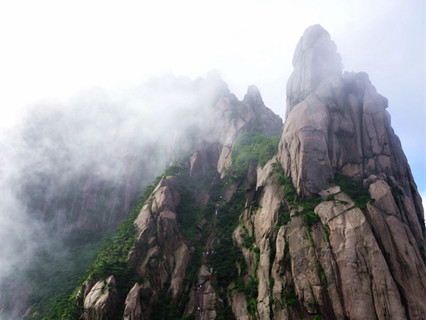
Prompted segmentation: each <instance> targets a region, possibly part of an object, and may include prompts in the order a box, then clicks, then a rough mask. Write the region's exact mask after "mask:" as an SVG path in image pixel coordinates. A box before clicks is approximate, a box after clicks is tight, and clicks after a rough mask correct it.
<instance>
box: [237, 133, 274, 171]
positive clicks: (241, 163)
mask: <svg viewBox="0 0 426 320" xmlns="http://www.w3.org/2000/svg"><path fill="white" fill-rule="evenodd" d="M278 142H279V136H274V137H271V136H267V135H263V134H260V133H255V132H246V133H244V134H242V135H241V136H240V137H239V138H238V139H237V141H236V143H235V146H234V148H233V149H232V153H231V158H232V170H233V173H234V176H236V177H241V176H242V175H243V174H246V173H247V171H248V168H249V165H250V164H254V165H256V166H264V165H265V164H266V162H268V160H269V159H271V158H272V157H273V156H274V154H276V153H277V151H278Z"/></svg>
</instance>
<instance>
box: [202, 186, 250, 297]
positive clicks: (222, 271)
mask: <svg viewBox="0 0 426 320" xmlns="http://www.w3.org/2000/svg"><path fill="white" fill-rule="evenodd" d="M245 201H246V197H245V189H244V186H243V185H240V187H239V188H238V189H237V191H236V192H235V194H234V195H233V197H232V198H231V200H230V201H228V202H226V203H224V204H223V205H222V206H221V207H220V208H219V210H220V213H219V215H218V216H217V221H216V227H217V229H218V234H220V242H219V243H218V244H217V245H216V246H215V249H214V250H215V255H214V259H211V260H209V263H210V264H211V266H212V267H213V269H214V270H215V278H214V282H213V283H214V285H215V286H216V287H221V288H226V287H227V286H228V285H229V283H230V282H231V281H233V280H235V279H237V278H238V270H237V266H236V263H239V264H240V266H242V267H243V268H244V269H246V266H245V260H244V257H243V255H242V253H241V251H240V250H239V249H238V248H236V247H235V246H234V244H233V243H232V232H233V231H234V230H235V228H236V227H237V225H238V217H239V215H240V214H241V213H242V212H243V211H244V205H245ZM248 241H250V240H248ZM219 292H222V293H223V295H224V297H226V292H225V291H224V290H223V291H222V289H219Z"/></svg>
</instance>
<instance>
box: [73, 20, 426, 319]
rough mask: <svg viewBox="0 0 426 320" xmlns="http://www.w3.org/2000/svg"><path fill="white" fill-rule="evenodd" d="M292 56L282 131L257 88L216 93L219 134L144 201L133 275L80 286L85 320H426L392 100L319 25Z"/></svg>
mask: <svg viewBox="0 0 426 320" xmlns="http://www.w3.org/2000/svg"><path fill="white" fill-rule="evenodd" d="M293 64H294V72H293V74H292V75H291V77H290V79H289V81H288V84H287V114H286V119H285V123H284V126H283V128H282V124H281V120H280V119H279V117H277V116H275V115H274V114H273V113H272V112H271V111H270V110H269V109H267V108H266V107H265V106H264V104H263V102H262V99H261V96H260V93H259V91H258V90H257V88H255V87H250V88H249V90H248V93H247V95H246V96H245V98H244V99H243V101H238V99H236V98H235V96H233V95H232V94H229V93H228V92H224V94H223V95H221V97H220V98H218V99H217V101H216V104H215V113H214V117H212V118H211V121H210V122H208V123H206V127H207V128H208V130H209V131H210V132H211V139H209V141H206V142H205V143H202V144H198V145H197V151H196V152H195V153H193V154H192V155H191V156H189V157H186V158H183V159H180V160H178V161H176V163H174V165H173V166H172V167H171V168H169V169H168V170H167V171H166V173H165V174H164V175H163V176H161V178H160V179H159V180H158V181H157V182H158V183H157V185H156V186H155V188H153V190H152V192H151V193H150V195H149V197H148V198H147V199H146V201H145V202H144V203H143V205H142V206H141V209H140V211H138V212H137V215H136V218H135V220H134V223H133V225H134V227H135V230H136V235H137V239H136V240H134V243H133V245H132V247H131V249H130V250H129V251H126V259H125V260H126V263H127V266H128V267H129V270H131V271H130V273H131V275H130V276H129V275H126V276H124V275H123V274H124V273H122V272H121V273H120V272H117V273H116V274H114V272H109V273H108V272H104V274H103V275H102V276H99V275H98V276H97V277H95V278H92V279H90V281H86V282H85V284H84V286H83V288H82V289H81V290H80V293H79V294H78V295H77V298H76V300H77V303H78V304H79V305H80V306H82V307H83V308H84V314H83V315H84V318H85V319H87V320H96V319H126V320H131V319H132V320H136V319H180V318H181V319H206V320H207V319H233V318H235V319H303V318H304V319H315V320H318V319H330V320H334V319H342V320H344V319H383V320H384V319H398V320H399V319H419V320H420V319H424V315H425V314H426V305H425V303H424V297H426V266H425V257H426V254H425V227H424V214H423V208H422V204H421V199H420V196H419V194H418V192H417V189H416V185H415V183H414V181H413V178H412V175H411V172H410V168H409V165H408V163H407V160H406V158H405V156H404V153H403V151H402V148H401V144H400V142H399V140H398V138H397V136H396V135H395V134H394V132H393V130H392V128H391V124H390V116H389V114H388V112H387V111H386V107H387V100H386V98H384V97H382V96H380V95H379V94H378V93H377V92H376V90H375V88H374V86H373V85H372V84H371V82H370V81H369V79H368V76H367V74H365V73H342V70H341V61H340V57H339V55H338V54H337V52H336V47H335V45H334V43H333V42H332V41H331V39H330V36H329V34H328V33H327V31H325V30H324V29H323V28H322V27H321V26H319V25H314V26H311V27H309V28H308V29H307V30H306V31H305V33H304V34H303V36H302V38H301V40H300V41H299V44H298V45H297V49H296V53H295V56H294V59H293ZM281 129H282V133H280V132H281ZM279 135H281V136H280V139H279V142H278V138H279ZM274 136H275V137H277V138H274ZM274 139H276V140H274ZM271 141H276V142H275V147H276V149H272V150H271V149H268V146H269V144H273V143H272V142H271ZM265 155H267V156H265ZM265 158H266V160H265Z"/></svg>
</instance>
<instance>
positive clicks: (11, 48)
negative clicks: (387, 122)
mask: <svg viewBox="0 0 426 320" xmlns="http://www.w3.org/2000/svg"><path fill="white" fill-rule="evenodd" d="M0 1H1V17H0V18H1V20H2V25H1V33H0V36H1V48H2V49H1V50H0V58H1V65H0V68H1V70H0V71H1V72H0V74H1V79H0V90H1V91H0V96H1V101H0V102H1V108H0V126H1V127H2V128H5V127H11V126H13V124H14V123H15V122H16V121H17V120H19V118H20V117H22V115H23V114H25V110H26V106H27V105H29V104H31V103H33V102H35V101H37V100H39V99H45V98H49V99H50V98H57V99H67V98H68V97H69V96H71V95H73V94H75V93H76V92H78V91H79V90H82V89H85V88H88V87H92V86H102V87H116V86H126V85H131V84H133V83H136V82H140V81H143V80H145V79H147V78H149V77H150V76H151V75H157V74H162V73H165V72H171V73H174V74H175V75H185V76H189V77H192V78H196V77H198V76H205V75H206V73H207V72H208V71H209V70H211V69H218V70H220V71H221V73H222V76H223V77H224V79H225V80H226V81H227V82H228V83H229V86H230V89H231V91H233V92H234V93H236V94H237V96H238V97H239V98H242V97H243V95H244V93H245V91H246V88H247V86H248V85H250V84H256V85H257V86H258V87H259V89H260V90H261V93H262V96H263V98H264V100H265V103H266V105H267V106H268V107H270V108H271V109H273V110H274V111H275V112H277V113H279V114H280V115H281V116H282V117H283V116H284V110H285V84H286V81H287V78H288V77H289V75H290V73H291V71H292V66H291V59H292V55H293V52H294V48H295V46H296V43H297V41H298V39H299V38H300V36H301V35H302V33H303V31H304V29H305V28H306V27H308V26H309V25H312V24H316V23H320V24H321V25H322V26H323V27H324V28H325V29H327V30H328V31H329V33H330V34H331V37H332V38H333V39H334V41H335V42H336V45H337V47H338V51H339V53H340V54H341V56H342V59H343V64H344V69H345V70H348V71H365V72H367V73H368V74H369V75H370V79H371V80H372V82H373V84H374V85H375V86H376V88H377V90H378V91H379V93H381V94H382V95H384V96H386V97H387V98H388V99H389V112H390V113H391V115H392V124H393V127H394V129H395V132H396V134H397V135H398V136H399V137H400V138H401V141H402V145H403V148H404V151H405V152H406V155H407V157H408V160H409V163H410V164H411V168H412V170H413V173H414V176H415V180H416V182H417V184H418V187H419V191H420V192H421V193H422V194H423V195H426V178H425V172H426V164H425V161H424V159H425V156H426V143H425V138H426V133H425V129H424V124H425V123H426V114H425V113H426V110H425V90H426V83H425V81H426V70H425V69H426V62H425V59H426V58H425V57H426V39H425V30H426V25H425V21H426V8H425V1H422V0H346V1H343V0H342V1H338V0H334V1H332V0H323V1H314V0H310V1H309V0H299V1H285V0H284V1H283V0H282V1H278V0H269V1H260V0H258V1H254V0H227V1H224V0H216V1H202V0H181V1H164V0H159V1H126V0H124V1H98V0H92V1H90V0H85V1H81V0H75V1H60V0H38V1H32V0H25V1H23V0H0Z"/></svg>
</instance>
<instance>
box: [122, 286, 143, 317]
mask: <svg viewBox="0 0 426 320" xmlns="http://www.w3.org/2000/svg"><path fill="white" fill-rule="evenodd" d="M143 319H144V317H143V314H142V306H141V295H140V287H139V284H137V283H135V285H134V286H133V288H132V289H131V290H130V291H129V293H128V294H127V297H126V301H125V307H124V314H123V320H143Z"/></svg>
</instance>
